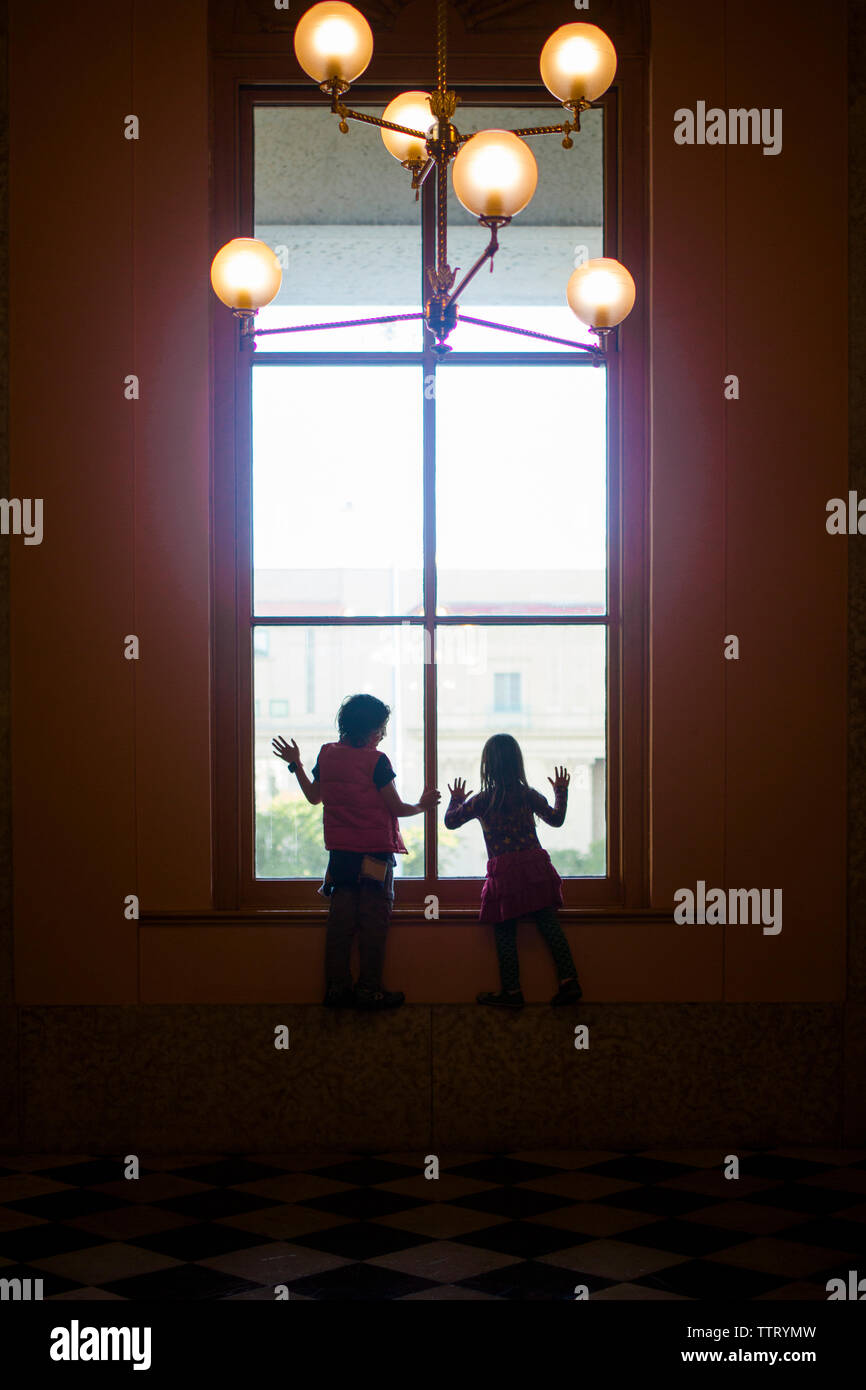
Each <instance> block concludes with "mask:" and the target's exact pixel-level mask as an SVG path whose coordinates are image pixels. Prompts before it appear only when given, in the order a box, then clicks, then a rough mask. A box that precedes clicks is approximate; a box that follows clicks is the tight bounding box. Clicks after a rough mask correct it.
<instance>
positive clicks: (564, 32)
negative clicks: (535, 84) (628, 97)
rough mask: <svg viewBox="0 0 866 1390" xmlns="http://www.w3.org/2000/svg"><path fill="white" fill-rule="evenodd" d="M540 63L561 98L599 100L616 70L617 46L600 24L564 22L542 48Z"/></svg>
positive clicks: (544, 77) (548, 84)
mask: <svg viewBox="0 0 866 1390" xmlns="http://www.w3.org/2000/svg"><path fill="white" fill-rule="evenodd" d="M540 67H541V80H542V82H543V83H544V85H545V87H546V88H547V90H548V91H549V92H552V93H553V95H554V96H555V97H556V99H557V101H561V102H562V103H563V104H565V103H566V102H575V101H596V100H597V99H598V97H600V96H601V95H602V93H603V92H606V91H607V89H608V87H609V86H610V84H611V82H612V81H613V79H614V76H615V74H616V49H615V48H614V46H613V44H612V43H611V41H610V39H609V38H608V36H607V34H606V33H605V32H604V30H603V29H599V27H598V25H597V24H563V25H561V26H560V28H559V29H556V30H555V31H554V33H552V34H551V36H550V38H549V39H548V40H547V43H546V44H545V45H544V47H543V48H542V50H541V61H540Z"/></svg>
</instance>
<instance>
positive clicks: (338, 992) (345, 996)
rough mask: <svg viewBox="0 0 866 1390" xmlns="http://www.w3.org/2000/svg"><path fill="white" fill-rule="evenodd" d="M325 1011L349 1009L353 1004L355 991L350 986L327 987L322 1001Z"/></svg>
mask: <svg viewBox="0 0 866 1390" xmlns="http://www.w3.org/2000/svg"><path fill="white" fill-rule="evenodd" d="M322 1003H323V1004H324V1006H325V1008H326V1009H351V1008H352V1006H353V1004H354V1003H355V991H354V989H353V988H352V986H351V985H346V986H345V988H344V987H343V986H341V985H328V988H327V989H326V990H325V997H324V999H323V1000H322Z"/></svg>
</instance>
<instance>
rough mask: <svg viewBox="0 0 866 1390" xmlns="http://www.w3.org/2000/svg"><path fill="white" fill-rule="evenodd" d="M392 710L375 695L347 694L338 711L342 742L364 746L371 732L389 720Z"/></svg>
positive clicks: (357, 746) (338, 727)
mask: <svg viewBox="0 0 866 1390" xmlns="http://www.w3.org/2000/svg"><path fill="white" fill-rule="evenodd" d="M390 714H391V710H390V708H389V706H388V705H386V704H385V703H384V701H382V700H377V698H376V696H375V695H347V696H346V698H345V700H344V701H343V703H342V704H341V706H340V708H339V710H338V711H337V729H338V730H339V734H340V742H341V743H350V744H351V745H352V747H353V748H363V747H364V744H365V743H366V742H367V739H368V738H369V737H370V735H371V734H373V733H375V732H376V730H377V729H381V728H382V726H383V725H384V724H386V723H387V722H388V718H389V716H390Z"/></svg>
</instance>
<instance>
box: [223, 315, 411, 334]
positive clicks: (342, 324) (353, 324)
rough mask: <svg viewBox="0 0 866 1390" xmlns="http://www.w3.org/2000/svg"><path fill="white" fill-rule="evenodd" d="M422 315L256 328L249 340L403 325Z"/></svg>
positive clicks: (382, 316) (383, 316)
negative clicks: (365, 327)
mask: <svg viewBox="0 0 866 1390" xmlns="http://www.w3.org/2000/svg"><path fill="white" fill-rule="evenodd" d="M423 317H424V315H423V313H415V314H383V315H381V316H380V317H379V318H375V319H339V320H337V321H336V322H334V323H301V324H296V325H294V326H293V327H291V328H256V329H254V330H253V331H252V332H251V333H250V335H249V336H250V337H251V338H263V337H264V336H265V334H266V333H310V332H312V331H314V330H316V329H320V328H362V327H364V326H365V325H366V324H370V323H405V322H406V321H407V320H408V319H423Z"/></svg>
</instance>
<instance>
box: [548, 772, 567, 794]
mask: <svg viewBox="0 0 866 1390" xmlns="http://www.w3.org/2000/svg"><path fill="white" fill-rule="evenodd" d="M553 770H554V772H555V774H556V780H555V781H554V779H553V777H548V779H547V780H548V782H549V783H550V785H551V786H552V787H553V790H554V791H555V792H559V791H563V792H564V791H567V790H568V784H569V782H570V781H571V778H570V776H569V775H568V771H567V769H566V768H564V767H556V768H554V769H553Z"/></svg>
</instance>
